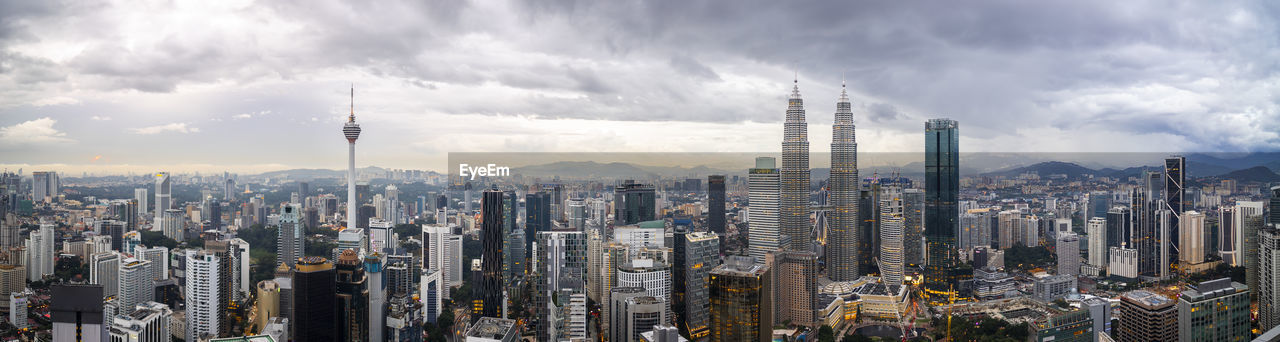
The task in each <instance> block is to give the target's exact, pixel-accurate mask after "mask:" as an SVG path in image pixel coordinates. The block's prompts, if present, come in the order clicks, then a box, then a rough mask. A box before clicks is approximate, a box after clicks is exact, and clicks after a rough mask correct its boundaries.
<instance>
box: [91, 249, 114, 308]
mask: <svg viewBox="0 0 1280 342" xmlns="http://www.w3.org/2000/svg"><path fill="white" fill-rule="evenodd" d="M90 259H91V260H90V262H89V283H90V284H96V285H102V295H103V298H106V297H115V296H116V295H118V294H119V293H120V292H119V286H120V253H119V252H116V251H109V252H103V253H97V254H94V255H93V256H91V257H90Z"/></svg>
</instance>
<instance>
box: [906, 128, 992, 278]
mask: <svg viewBox="0 0 1280 342" xmlns="http://www.w3.org/2000/svg"><path fill="white" fill-rule="evenodd" d="M924 130H925V134H924V136H925V147H924V149H925V158H924V159H925V210H924V222H925V224H926V226H925V228H924V230H925V240H926V241H927V242H926V243H927V247H928V248H927V250H926V253H927V255H928V262H927V263H926V265H925V268H924V295H925V297H926V298H928V300H929V301H931V302H942V301H946V300H947V298H948V296H949V294H951V293H952V292H953V291H954V288H955V287H956V286H958V282H959V278H960V277H961V275H962V274H972V272H971V271H969V270H967V269H962V268H963V264H961V263H960V262H959V254H958V253H957V251H956V220H957V219H959V216H960V212H959V202H958V201H959V195H960V132H959V124H958V123H956V121H954V120H950V119H932V120H929V121H928V122H926V123H925V127H924ZM1003 239H1004V236H1003V235H1002V236H1001V240H1003Z"/></svg>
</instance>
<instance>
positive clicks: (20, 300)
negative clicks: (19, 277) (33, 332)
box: [8, 292, 31, 329]
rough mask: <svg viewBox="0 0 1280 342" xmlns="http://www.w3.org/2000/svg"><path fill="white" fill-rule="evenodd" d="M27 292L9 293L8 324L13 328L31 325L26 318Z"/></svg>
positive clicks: (24, 327)
mask: <svg viewBox="0 0 1280 342" xmlns="http://www.w3.org/2000/svg"><path fill="white" fill-rule="evenodd" d="M27 304H28V303H27V294H26V293H25V292H12V293H9V317H8V318H9V324H12V325H13V327H14V328H17V329H26V328H27V327H29V326H31V325H30V324H29V323H30V322H29V321H28V320H27Z"/></svg>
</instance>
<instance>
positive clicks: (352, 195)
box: [342, 88, 360, 227]
mask: <svg viewBox="0 0 1280 342" xmlns="http://www.w3.org/2000/svg"><path fill="white" fill-rule="evenodd" d="M355 98H356V89H355V88H351V116H349V117H347V123H346V124H343V125H342V135H343V136H344V137H346V138H347V227H355V226H357V223H356V217H357V216H356V210H357V209H359V208H360V203H357V202H356V139H357V138H360V124H357V123H356V100H355Z"/></svg>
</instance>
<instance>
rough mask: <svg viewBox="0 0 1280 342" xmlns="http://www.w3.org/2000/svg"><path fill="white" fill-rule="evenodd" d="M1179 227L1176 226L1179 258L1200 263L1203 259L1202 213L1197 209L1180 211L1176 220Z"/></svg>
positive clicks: (1188, 262)
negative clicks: (1180, 213) (1179, 216)
mask: <svg viewBox="0 0 1280 342" xmlns="http://www.w3.org/2000/svg"><path fill="white" fill-rule="evenodd" d="M1178 222H1179V224H1180V225H1181V227H1179V228H1178V240H1179V241H1180V243H1179V244H1178V245H1179V246H1180V247H1181V251H1180V253H1178V257H1179V260H1178V261H1181V262H1184V263H1187V264H1192V265H1195V264H1200V263H1203V262H1204V261H1205V259H1204V256H1205V253H1204V244H1205V236H1204V227H1205V225H1204V214H1201V213H1200V212H1197V211H1194V210H1193V211H1188V212H1185V213H1182V217H1181V218H1180V219H1179V220H1178Z"/></svg>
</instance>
